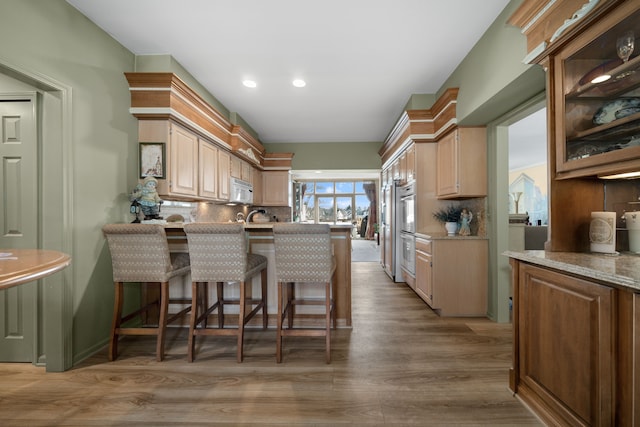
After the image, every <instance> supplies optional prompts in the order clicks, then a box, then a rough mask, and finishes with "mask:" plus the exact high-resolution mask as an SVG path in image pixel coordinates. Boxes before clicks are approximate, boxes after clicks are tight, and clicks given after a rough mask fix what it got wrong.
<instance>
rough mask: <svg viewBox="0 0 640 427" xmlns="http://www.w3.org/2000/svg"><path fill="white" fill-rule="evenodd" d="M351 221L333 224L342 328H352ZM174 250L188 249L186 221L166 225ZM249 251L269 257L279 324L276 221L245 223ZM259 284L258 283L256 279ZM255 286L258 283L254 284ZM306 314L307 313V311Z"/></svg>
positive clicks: (271, 297) (272, 304)
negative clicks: (184, 224)
mask: <svg viewBox="0 0 640 427" xmlns="http://www.w3.org/2000/svg"><path fill="white" fill-rule="evenodd" d="M351 229H352V226H351V224H349V225H332V226H331V241H332V243H333V253H334V256H335V259H336V264H337V265H336V276H335V280H336V288H337V295H336V296H335V300H336V314H337V323H338V327H351ZM165 230H166V233H167V238H168V239H169V247H170V250H171V251H176V252H185V251H188V245H187V239H186V236H185V234H184V231H183V229H182V223H169V224H167V225H166V226H165ZM245 231H246V233H247V239H248V240H249V250H250V251H251V252H252V253H257V254H260V255H263V256H265V257H267V259H268V267H267V280H268V284H267V288H268V296H267V301H268V313H269V315H270V320H269V323H270V325H274V324H275V320H276V315H275V314H276V311H277V310H276V309H277V289H276V284H277V283H276V273H275V271H276V270H275V250H274V245H273V224H272V223H248V224H246V225H245ZM256 283H257V282H256ZM254 286H257V284H256V285H254ZM312 296H313V295H312ZM313 308H314V307H301V308H299V309H298V310H299V311H302V310H303V309H309V313H310V314H311V312H312V310H313ZM305 313H306V312H305Z"/></svg>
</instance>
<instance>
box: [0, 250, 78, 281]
mask: <svg viewBox="0 0 640 427" xmlns="http://www.w3.org/2000/svg"><path fill="white" fill-rule="evenodd" d="M69 264H71V257H70V256H69V255H67V254H65V253H63V252H58V251H49V250H43V249H0V289H7V288H10V287H12V286H16V285H20V284H22V283H26V282H32V281H34V280H38V279H41V278H43V277H45V276H48V275H50V274H53V273H55V272H56V271H60V270H62V269H63V268H66V267H67V266H68V265H69Z"/></svg>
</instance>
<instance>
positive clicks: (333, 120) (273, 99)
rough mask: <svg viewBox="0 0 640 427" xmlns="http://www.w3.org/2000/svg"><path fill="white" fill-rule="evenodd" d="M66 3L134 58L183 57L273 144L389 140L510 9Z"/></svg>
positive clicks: (351, 1) (284, 1)
mask: <svg viewBox="0 0 640 427" xmlns="http://www.w3.org/2000/svg"><path fill="white" fill-rule="evenodd" d="M67 1H68V2H69V3H70V4H71V5H73V6H74V7H76V8H77V9H78V10H80V12H82V13H83V14H84V15H86V16H87V17H88V18H89V19H90V20H91V21H93V22H94V23H96V24H97V25H98V26H99V27H101V28H102V29H104V30H105V31H106V32H107V33H109V34H111V35H112V37H113V38H115V39H116V40H117V41H119V42H120V43H121V44H122V45H123V46H124V47H126V48H127V49H128V50H130V51H131V52H133V53H134V54H137V55H147V54H170V55H171V56H173V57H174V58H175V59H176V60H177V61H178V62H179V63H180V64H181V65H182V66H183V67H184V68H186V69H187V71H189V72H190V73H191V74H192V75H193V77H194V78H195V79H196V80H198V81H199V82H200V83H201V84H202V85H203V86H204V87H206V88H207V90H209V92H210V93H211V94H212V95H213V96H215V97H216V98H217V99H218V100H219V101H220V102H222V104H224V105H225V106H226V107H227V108H228V109H229V110H230V111H233V112H236V113H238V114H239V115H240V116H241V117H242V118H244V119H245V120H246V121H247V122H248V123H249V124H250V125H251V126H252V127H253V128H254V130H255V131H256V132H257V133H258V134H259V137H260V140H261V141H262V142H264V143H270V142H371V141H373V142H376V141H377V142H380V141H383V140H384V139H385V138H386V136H387V134H388V133H389V131H390V130H391V128H392V127H393V125H394V124H395V122H396V120H397V118H398V117H399V115H400V113H401V112H402V109H403V108H404V106H405V104H406V103H407V101H408V100H409V97H410V96H411V95H412V94H433V93H435V92H436V91H437V90H438V89H439V88H440V87H441V86H442V85H443V83H444V82H445V80H446V79H447V78H448V77H449V75H450V74H451V73H452V72H453V71H454V70H455V68H456V67H457V66H458V64H459V63H460V61H461V60H462V59H463V58H464V57H465V56H466V55H467V53H468V52H469V51H470V50H471V48H472V47H473V46H474V45H475V43H476V42H477V41H478V40H479V38H480V37H481V36H482V34H483V33H484V32H485V31H486V29H487V28H488V27H489V26H490V25H491V23H492V22H493V21H494V20H495V18H496V17H497V16H498V14H499V13H500V12H501V11H502V10H503V8H504V7H505V6H506V5H507V4H508V2H509V0H482V1H479V0H448V1H441V0H323V1H302V0H270V1H267V0H224V1H223V0H181V1H179V2H176V1H175V0H134V1H131V0H108V1H107V0H104V1H97V0H67ZM505 25H506V24H505ZM294 78H302V79H304V80H306V82H307V86H306V87H304V88H295V87H293V86H292V84H291V81H292V80H293V79H294ZM244 79H252V80H255V81H256V82H257V84H258V86H257V88H255V89H248V88H246V87H244V86H243V85H242V81H243V80H244Z"/></svg>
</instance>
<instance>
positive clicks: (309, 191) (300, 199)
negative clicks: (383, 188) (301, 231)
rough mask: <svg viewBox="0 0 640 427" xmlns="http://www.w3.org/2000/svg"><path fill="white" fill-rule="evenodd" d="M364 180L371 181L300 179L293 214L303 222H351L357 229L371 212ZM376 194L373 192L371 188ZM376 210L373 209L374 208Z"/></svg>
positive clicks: (297, 183)
mask: <svg viewBox="0 0 640 427" xmlns="http://www.w3.org/2000/svg"><path fill="white" fill-rule="evenodd" d="M365 184H369V186H371V184H374V183H373V182H372V181H299V182H296V183H295V188H296V200H295V212H294V218H296V220H297V221H299V222H305V223H328V224H353V225H354V226H356V227H357V229H358V230H360V227H361V226H362V220H363V219H364V218H368V215H369V214H370V213H371V204H372V203H373V204H374V205H375V203H376V201H375V200H373V201H372V200H369V197H370V195H369V196H367V192H366V191H365ZM373 194H374V196H375V192H373ZM373 211H374V212H375V209H374V210H373Z"/></svg>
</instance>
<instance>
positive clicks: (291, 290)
mask: <svg viewBox="0 0 640 427" xmlns="http://www.w3.org/2000/svg"><path fill="white" fill-rule="evenodd" d="M295 292H296V284H295V283H293V282H289V283H287V305H286V306H285V308H284V309H285V311H286V312H287V315H288V321H289V329H291V328H293V315H294V310H295V305H294V304H292V301H293V300H294V298H295V297H296V295H295Z"/></svg>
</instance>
